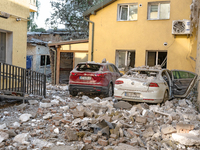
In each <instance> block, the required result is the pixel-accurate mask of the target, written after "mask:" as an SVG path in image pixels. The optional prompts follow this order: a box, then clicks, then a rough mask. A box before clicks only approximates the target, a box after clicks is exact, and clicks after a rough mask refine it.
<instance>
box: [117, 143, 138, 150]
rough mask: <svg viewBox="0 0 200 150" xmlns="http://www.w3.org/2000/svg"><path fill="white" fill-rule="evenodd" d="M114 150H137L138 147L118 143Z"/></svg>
mask: <svg viewBox="0 0 200 150" xmlns="http://www.w3.org/2000/svg"><path fill="white" fill-rule="evenodd" d="M114 150H138V147H134V146H131V145H128V144H124V143H119V144H118V146H116V147H115V148H114Z"/></svg>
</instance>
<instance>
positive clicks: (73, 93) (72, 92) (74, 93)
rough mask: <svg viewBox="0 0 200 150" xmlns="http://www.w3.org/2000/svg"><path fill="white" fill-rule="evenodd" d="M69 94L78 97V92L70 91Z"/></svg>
mask: <svg viewBox="0 0 200 150" xmlns="http://www.w3.org/2000/svg"><path fill="white" fill-rule="evenodd" d="M69 94H70V95H72V96H76V95H78V92H74V91H69Z"/></svg>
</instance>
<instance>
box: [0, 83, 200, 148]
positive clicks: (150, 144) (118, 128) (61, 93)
mask: <svg viewBox="0 0 200 150" xmlns="http://www.w3.org/2000/svg"><path fill="white" fill-rule="evenodd" d="M47 89H48V90H47V94H48V98H46V99H43V100H41V101H37V100H29V101H28V103H25V104H21V105H19V106H12V107H8V108H4V109H1V110H0V112H1V113H0V149H2V150H3V149H5V150H10V149H12V150H18V149H19V150H29V149H35V150H40V149H46V150H48V149H49V150H50V149H51V150H54V149H56V150H59V149H60V150H61V149H70V150H84V149H85V150H87V149H94V150H137V149H141V150H143V149H144V150H145V149H148V150H157V149H159V150H174V149H187V150H197V149H200V128H199V127H200V114H199V113H198V112H197V110H196V108H195V106H194V105H193V104H192V103H191V101H190V100H187V99H182V100H178V99H174V100H171V101H167V102H166V103H165V104H162V105H159V104H158V105H152V104H151V105H148V104H146V103H137V104H136V105H131V104H129V103H127V102H124V101H120V102H116V101H115V100H114V99H113V98H111V97H109V98H103V99H101V98H99V97H96V98H89V97H88V96H79V97H78V96H77V97H69V94H68V91H67V89H68V88H67V86H57V87H56V86H51V85H49V86H47Z"/></svg>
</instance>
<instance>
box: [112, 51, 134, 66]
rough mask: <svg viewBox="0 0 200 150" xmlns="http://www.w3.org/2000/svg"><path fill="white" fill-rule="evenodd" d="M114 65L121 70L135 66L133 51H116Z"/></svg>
mask: <svg viewBox="0 0 200 150" xmlns="http://www.w3.org/2000/svg"><path fill="white" fill-rule="evenodd" d="M115 64H116V66H117V67H118V68H119V69H120V70H122V69H125V68H126V67H127V68H134V67H135V51H125V50H120V51H116V62H115Z"/></svg>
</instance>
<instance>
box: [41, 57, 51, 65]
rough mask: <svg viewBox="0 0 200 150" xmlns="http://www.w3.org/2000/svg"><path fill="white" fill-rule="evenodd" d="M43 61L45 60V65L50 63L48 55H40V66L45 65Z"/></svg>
mask: <svg viewBox="0 0 200 150" xmlns="http://www.w3.org/2000/svg"><path fill="white" fill-rule="evenodd" d="M45 59H46V61H45ZM45 62H46V65H50V57H49V55H41V59H40V66H45Z"/></svg>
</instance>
